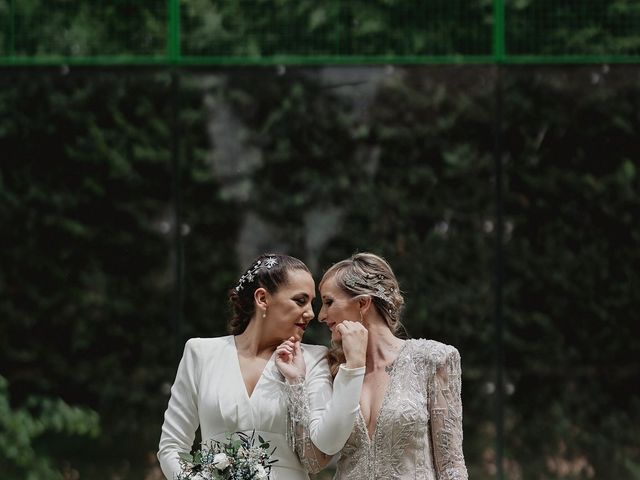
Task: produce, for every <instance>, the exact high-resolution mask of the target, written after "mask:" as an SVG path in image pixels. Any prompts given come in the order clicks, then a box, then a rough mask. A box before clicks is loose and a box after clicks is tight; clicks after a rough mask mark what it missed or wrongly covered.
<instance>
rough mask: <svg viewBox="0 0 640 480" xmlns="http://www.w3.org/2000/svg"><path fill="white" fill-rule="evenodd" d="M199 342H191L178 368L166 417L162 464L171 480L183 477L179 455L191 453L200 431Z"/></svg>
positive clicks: (161, 451) (161, 442)
mask: <svg viewBox="0 0 640 480" xmlns="http://www.w3.org/2000/svg"><path fill="white" fill-rule="evenodd" d="M197 341H198V339H195V338H194V339H191V340H189V341H187V343H186V345H185V348H184V353H183V354H182V359H181V360H180V364H179V366H178V372H177V374H176V379H175V382H174V383H173V387H171V398H170V400H169V405H168V407H167V411H166V412H165V415H164V424H163V425H162V435H161V436H160V445H159V450H158V460H159V461H160V467H161V468H162V472H163V473H164V475H165V477H167V478H168V479H169V480H173V479H174V478H176V476H177V475H178V473H180V463H179V460H178V452H190V451H191V447H192V446H193V439H194V437H195V432H196V429H197V428H198V409H197V398H198V392H197V382H196V378H197V374H196V369H197V368H198V365H197V362H196V358H197V357H196V352H195V349H196V344H197Z"/></svg>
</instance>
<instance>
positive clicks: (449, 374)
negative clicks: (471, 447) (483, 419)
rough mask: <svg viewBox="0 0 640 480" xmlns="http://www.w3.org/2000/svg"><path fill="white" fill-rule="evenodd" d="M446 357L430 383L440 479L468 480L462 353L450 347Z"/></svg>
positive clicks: (433, 430)
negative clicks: (461, 366) (464, 441)
mask: <svg viewBox="0 0 640 480" xmlns="http://www.w3.org/2000/svg"><path fill="white" fill-rule="evenodd" d="M447 350H448V352H447V355H446V359H445V360H444V361H443V362H438V364H437V365H435V366H434V370H435V371H434V372H433V373H434V374H433V376H432V379H431V382H430V387H431V388H430V401H429V405H430V406H429V408H430V414H431V439H432V442H433V455H434V463H435V467H436V472H437V478H438V480H467V479H468V476H467V468H466V466H465V463H464V455H463V452H462V398H461V383H462V381H461V368H460V354H459V353H458V351H457V350H456V349H455V348H453V347H448V348H447Z"/></svg>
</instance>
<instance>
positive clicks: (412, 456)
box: [290, 339, 468, 480]
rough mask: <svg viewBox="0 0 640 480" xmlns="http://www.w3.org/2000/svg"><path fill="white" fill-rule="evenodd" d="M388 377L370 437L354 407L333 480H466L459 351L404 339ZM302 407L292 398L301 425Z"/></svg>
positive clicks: (293, 412) (295, 416) (444, 346)
mask: <svg viewBox="0 0 640 480" xmlns="http://www.w3.org/2000/svg"><path fill="white" fill-rule="evenodd" d="M390 377H391V378H390V383H389V386H388V388H387V390H386V392H385V395H384V399H383V403H382V407H381V409H380V413H379V416H378V418H377V421H376V426H375V430H374V431H373V432H372V434H371V437H370V436H369V432H368V431H367V427H366V425H365V421H364V419H363V417H362V414H361V412H360V410H359V408H358V412H357V416H356V420H355V425H354V428H353V432H352V433H351V435H350V437H349V439H348V441H347V443H346V445H345V446H344V448H343V449H342V451H341V456H340V460H339V461H338V468H337V472H336V475H335V477H334V478H335V480H374V479H377V480H392V479H403V480H404V479H414V480H466V479H467V478H468V477H467V469H466V467H465V463H464V456H463V453H462V402H461V391H460V390H461V371H460V356H459V354H458V351H457V350H456V349H455V348H454V347H451V346H449V345H444V344H442V343H439V342H435V341H432V340H423V339H420V340H407V341H406V342H405V344H404V345H403V347H402V349H401V351H400V353H399V355H398V357H397V359H396V360H395V362H394V363H393V365H392V368H391V371H390ZM303 400H304V396H301V397H300V400H299V402H301V401H303ZM299 402H298V403H299ZM303 410H304V409H303V408H302V407H300V406H299V405H298V404H296V403H295V402H294V404H293V405H292V408H291V410H290V411H291V414H292V415H293V416H294V418H293V421H294V422H297V423H298V424H300V425H301V424H303V423H304V420H303V417H304V413H303ZM302 431H303V430H302V429H298V433H300V432H302Z"/></svg>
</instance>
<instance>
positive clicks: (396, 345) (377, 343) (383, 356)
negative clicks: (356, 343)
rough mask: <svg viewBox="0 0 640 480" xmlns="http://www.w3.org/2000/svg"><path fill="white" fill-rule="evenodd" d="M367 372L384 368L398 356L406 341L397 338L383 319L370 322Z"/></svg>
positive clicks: (368, 327)
mask: <svg viewBox="0 0 640 480" xmlns="http://www.w3.org/2000/svg"><path fill="white" fill-rule="evenodd" d="M367 330H368V331H369V335H368V342H367V371H372V370H377V369H380V368H384V367H386V366H387V365H389V364H391V363H393V361H394V360H395V359H396V357H397V356H398V352H399V351H400V348H401V347H402V345H403V344H404V340H401V339H400V338H398V337H396V336H395V335H394V334H393V333H392V332H391V330H390V329H389V327H388V326H387V324H386V322H385V321H384V320H383V319H382V318H377V319H375V318H373V319H370V320H369V325H368V326H367Z"/></svg>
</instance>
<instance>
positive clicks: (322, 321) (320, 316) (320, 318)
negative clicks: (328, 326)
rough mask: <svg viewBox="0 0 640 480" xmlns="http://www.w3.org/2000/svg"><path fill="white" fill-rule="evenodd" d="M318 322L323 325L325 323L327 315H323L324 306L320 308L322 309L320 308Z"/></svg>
mask: <svg viewBox="0 0 640 480" xmlns="http://www.w3.org/2000/svg"><path fill="white" fill-rule="evenodd" d="M318 321H319V322H320V323H325V322H326V321H327V315H326V314H325V311H324V305H323V306H322V308H320V313H319V314H318Z"/></svg>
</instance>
